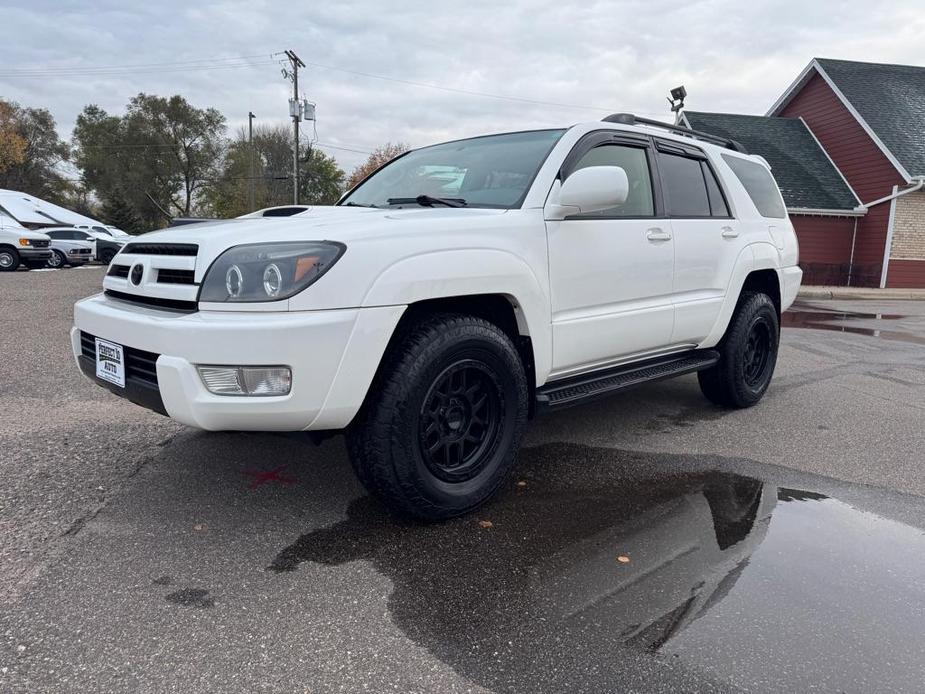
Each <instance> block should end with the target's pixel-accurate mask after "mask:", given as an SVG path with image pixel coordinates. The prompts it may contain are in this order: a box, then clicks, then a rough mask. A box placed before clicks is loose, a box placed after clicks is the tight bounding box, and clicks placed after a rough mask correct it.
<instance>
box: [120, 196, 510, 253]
mask: <svg viewBox="0 0 925 694" xmlns="http://www.w3.org/2000/svg"><path fill="white" fill-rule="evenodd" d="M507 212H508V210H494V209H479V208H473V209H465V208H439V207H435V208H425V207H413V208H402V209H399V208H393V209H374V208H368V207H313V208H311V209H310V210H306V211H305V212H302V213H300V214H297V215H293V216H292V217H262V218H250V219H229V220H225V221H221V222H214V223H202V224H195V225H189V226H181V227H176V228H173V229H165V230H164V231H155V232H151V233H148V234H143V235H141V236H138V237H135V238H133V239H131V240H130V243H132V242H135V241H138V242H144V243H195V244H198V245H199V254H198V256H199V262H200V263H202V262H205V263H211V262H212V260H213V259H214V258H215V257H217V256H218V255H219V254H221V253H222V252H223V251H225V250H227V249H228V248H231V247H232V246H238V245H241V244H245V243H260V242H263V241H266V242H272V241H341V242H343V243H345V244H347V245H348V246H349V245H350V242H351V241H357V240H361V239H366V238H377V239H382V238H385V237H389V238H393V237H394V238H399V237H404V236H408V235H418V234H422V233H433V232H434V230H435V227H436V228H437V229H439V230H440V231H453V230H465V229H472V228H474V227H477V226H478V225H479V224H480V223H486V224H492V225H494V224H497V222H498V217H499V216H502V215H504V214H506V213H507Z"/></svg>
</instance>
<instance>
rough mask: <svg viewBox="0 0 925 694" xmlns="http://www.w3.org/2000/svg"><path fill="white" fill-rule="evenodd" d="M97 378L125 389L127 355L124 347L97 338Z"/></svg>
mask: <svg viewBox="0 0 925 694" xmlns="http://www.w3.org/2000/svg"><path fill="white" fill-rule="evenodd" d="M96 377H97V378H102V379H103V380H104V381H108V382H109V383H114V384H115V385H117V386H119V387H120V388H125V354H124V352H123V351H122V345H117V344H115V343H114V342H107V341H106V340H101V339H100V338H96Z"/></svg>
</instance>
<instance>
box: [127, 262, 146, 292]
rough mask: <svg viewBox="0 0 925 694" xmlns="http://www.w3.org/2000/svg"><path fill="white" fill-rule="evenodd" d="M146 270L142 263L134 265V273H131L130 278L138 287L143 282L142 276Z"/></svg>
mask: <svg viewBox="0 0 925 694" xmlns="http://www.w3.org/2000/svg"><path fill="white" fill-rule="evenodd" d="M144 271H145V269H144V268H143V267H142V266H141V263H138V264H136V265H134V266H132V273H131V275H129V279H131V281H132V284H134V285H135V286H136V287H137V286H138V285H139V284H141V276H142V275H143V274H144Z"/></svg>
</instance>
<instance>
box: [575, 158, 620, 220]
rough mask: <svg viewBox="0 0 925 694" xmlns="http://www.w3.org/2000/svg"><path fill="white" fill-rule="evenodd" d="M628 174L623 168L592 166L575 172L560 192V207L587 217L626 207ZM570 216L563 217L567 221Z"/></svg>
mask: <svg viewBox="0 0 925 694" xmlns="http://www.w3.org/2000/svg"><path fill="white" fill-rule="evenodd" d="M629 192H630V184H629V179H627V177H626V171H624V170H623V169H622V168H621V167H619V166H589V167H587V168H584V169H578V171H575V172H574V173H572V175H571V176H569V177H568V178H567V179H565V182H564V183H563V184H562V187H561V188H560V189H559V203H558V204H559V206H560V207H565V208H578V209H577V212H574V211H573V212H570V213H569V214H586V213H589V212H600V211H602V210H606V209H609V208H611V207H616V206H617V205H622V204H623V203H624V202H626V198H627V196H629ZM565 216H566V215H563V218H564V217H565Z"/></svg>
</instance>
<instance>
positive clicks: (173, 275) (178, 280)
mask: <svg viewBox="0 0 925 694" xmlns="http://www.w3.org/2000/svg"><path fill="white" fill-rule="evenodd" d="M195 274H196V273H195V272H194V271H193V270H173V269H167V268H161V269H159V270H158V271H157V281H158V282H159V283H160V284H196V282H195V280H194V277H195Z"/></svg>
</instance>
